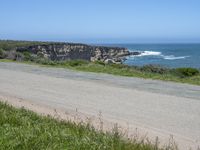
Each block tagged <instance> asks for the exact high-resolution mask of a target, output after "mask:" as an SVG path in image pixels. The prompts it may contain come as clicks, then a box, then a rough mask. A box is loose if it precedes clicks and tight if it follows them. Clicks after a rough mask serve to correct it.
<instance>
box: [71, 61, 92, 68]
mask: <svg viewBox="0 0 200 150" xmlns="http://www.w3.org/2000/svg"><path fill="white" fill-rule="evenodd" d="M88 63H89V62H88V61H85V60H70V61H69V63H68V64H69V66H71V67H76V66H81V65H86V64H88Z"/></svg>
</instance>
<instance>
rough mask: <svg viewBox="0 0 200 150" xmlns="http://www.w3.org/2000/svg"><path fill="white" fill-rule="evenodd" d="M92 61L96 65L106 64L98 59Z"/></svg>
mask: <svg viewBox="0 0 200 150" xmlns="http://www.w3.org/2000/svg"><path fill="white" fill-rule="evenodd" d="M94 63H95V64H97V65H102V66H105V65H106V64H105V63H104V62H102V61H99V60H97V61H95V62H94Z"/></svg>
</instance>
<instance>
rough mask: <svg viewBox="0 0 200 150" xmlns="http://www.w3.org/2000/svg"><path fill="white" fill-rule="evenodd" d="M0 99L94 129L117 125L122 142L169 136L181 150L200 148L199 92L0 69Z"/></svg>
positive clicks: (19, 67) (33, 69)
mask: <svg viewBox="0 0 200 150" xmlns="http://www.w3.org/2000/svg"><path fill="white" fill-rule="evenodd" d="M0 99H1V100H2V101H7V102H8V103H10V104H13V105H14V106H17V107H22V106H24V107H26V108H28V109H30V110H33V111H36V112H38V113H42V114H50V115H52V116H58V117H60V118H61V119H66V120H75V121H80V120H85V121H88V122H92V123H93V124H94V125H95V127H98V128H102V126H101V124H99V123H98V122H99V121H100V122H101V120H103V121H104V125H103V128H105V129H109V128H111V126H112V125H113V124H114V123H118V126H119V127H121V128H122V129H123V131H124V132H126V133H127V136H131V135H132V134H135V132H137V134H138V133H139V134H140V137H144V136H148V137H149V138H150V139H152V140H153V139H155V137H156V136H158V137H159V139H160V140H161V142H162V143H166V142H167V141H168V140H169V137H170V136H171V135H173V137H174V139H175V141H176V142H177V144H178V146H179V147H180V149H188V148H189V147H192V148H193V149H197V146H198V145H200V109H199V108H200V86H193V85H187V84H177V83H171V82H162V81H153V80H144V79H138V78H126V77H117V76H112V75H105V74H95V73H83V72H75V71H70V70H67V69H56V68H44V67H39V66H32V65H25V64H15V63H0ZM99 118H102V119H99ZM99 126H100V127H99ZM136 128H137V129H136Z"/></svg>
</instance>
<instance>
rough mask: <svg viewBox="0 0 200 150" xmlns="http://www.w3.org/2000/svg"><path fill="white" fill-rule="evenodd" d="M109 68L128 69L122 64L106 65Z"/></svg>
mask: <svg viewBox="0 0 200 150" xmlns="http://www.w3.org/2000/svg"><path fill="white" fill-rule="evenodd" d="M108 65H109V66H111V67H113V68H116V69H123V68H128V66H126V65H123V64H108Z"/></svg>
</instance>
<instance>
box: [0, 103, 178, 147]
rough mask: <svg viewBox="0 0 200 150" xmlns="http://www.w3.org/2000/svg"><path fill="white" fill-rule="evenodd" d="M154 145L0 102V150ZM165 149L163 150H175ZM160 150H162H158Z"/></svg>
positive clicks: (156, 143) (117, 133)
mask: <svg viewBox="0 0 200 150" xmlns="http://www.w3.org/2000/svg"><path fill="white" fill-rule="evenodd" d="M158 143H159V142H158V140H156V142H155V143H151V142H144V140H137V139H132V140H130V139H125V138H123V137H122V136H121V134H120V132H119V131H118V129H117V128H114V129H113V131H112V132H109V133H104V132H103V131H97V130H96V129H94V128H93V127H92V126H91V125H89V124H84V123H79V124H76V123H74V122H69V121H68V122H66V121H62V120H56V119H53V118H51V117H50V116H46V117H44V116H39V115H37V114H36V113H34V112H31V111H28V110H25V109H23V108H22V109H16V108H13V107H12V106H9V105H7V104H5V103H2V102H0V149H2V150H43V149H49V150H60V149H66V150H158V149H159V148H158V145H159V144H158ZM174 149H176V146H174V145H173V146H167V147H165V148H163V149H162V150H174ZM160 150H161V149H160Z"/></svg>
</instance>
